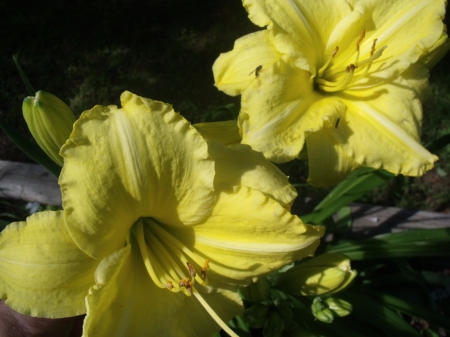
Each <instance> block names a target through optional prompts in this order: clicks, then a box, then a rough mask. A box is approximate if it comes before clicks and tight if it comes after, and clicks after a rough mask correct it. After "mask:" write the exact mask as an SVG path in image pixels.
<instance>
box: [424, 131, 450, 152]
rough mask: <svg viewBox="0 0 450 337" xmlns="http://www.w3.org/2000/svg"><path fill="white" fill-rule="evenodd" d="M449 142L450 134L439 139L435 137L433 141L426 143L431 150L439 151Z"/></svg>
mask: <svg viewBox="0 0 450 337" xmlns="http://www.w3.org/2000/svg"><path fill="white" fill-rule="evenodd" d="M448 144H450V134H447V135H444V136H442V137H439V138H438V139H435V140H434V141H432V142H431V143H428V144H427V145H426V148H427V150H428V151H430V152H437V151H439V150H441V149H442V148H444V147H446V146H447V145H448Z"/></svg>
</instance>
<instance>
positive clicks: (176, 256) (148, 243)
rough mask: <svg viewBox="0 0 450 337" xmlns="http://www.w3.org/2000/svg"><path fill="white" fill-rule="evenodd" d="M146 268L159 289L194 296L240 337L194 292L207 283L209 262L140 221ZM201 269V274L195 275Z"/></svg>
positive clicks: (138, 236)
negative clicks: (196, 286)
mask: <svg viewBox="0 0 450 337" xmlns="http://www.w3.org/2000/svg"><path fill="white" fill-rule="evenodd" d="M133 234H134V236H135V237H136V240H137V242H138V245H139V250H140V252H141V255H142V258H143V260H144V264H145V267H146V269H147V272H148V274H149V275H150V278H151V279H152V281H153V282H154V283H155V284H156V286H157V287H159V288H162V289H167V290H169V291H171V292H174V293H178V292H180V291H181V292H183V293H184V294H185V295H187V296H191V295H194V296H195V297H196V298H197V300H198V301H199V302H200V304H201V305H202V306H203V307H204V308H205V310H206V311H207V312H208V313H209V315H210V316H211V318H213V319H214V320H215V321H216V323H217V324H219V326H220V327H221V328H222V329H223V330H225V331H226V332H227V333H228V334H229V335H230V336H236V337H238V336H237V335H236V334H235V333H234V332H233V331H232V330H231V329H230V328H229V327H228V326H227V325H226V324H225V323H224V322H223V321H222V320H221V319H220V317H219V316H218V315H217V314H216V313H215V312H214V310H213V309H212V308H211V307H210V306H209V304H208V303H207V302H206V301H205V299H204V298H203V297H202V296H201V295H200V293H199V292H198V291H197V290H196V289H195V287H194V284H195V283H196V282H197V283H198V284H200V285H202V286H206V285H207V283H208V279H207V270H208V269H209V260H208V259H205V258H203V257H201V256H200V255H198V254H196V253H195V252H193V251H191V250H190V249H189V248H187V247H186V245H184V244H183V243H182V242H181V241H179V240H178V239H177V238H175V237H174V236H173V235H172V234H171V233H169V232H168V231H167V230H166V229H164V227H163V226H162V225H160V224H159V223H157V222H156V221H155V220H153V219H151V218H141V219H139V220H138V221H137V222H136V223H135V224H134V226H133ZM196 267H197V270H201V272H200V274H198V273H197V272H196Z"/></svg>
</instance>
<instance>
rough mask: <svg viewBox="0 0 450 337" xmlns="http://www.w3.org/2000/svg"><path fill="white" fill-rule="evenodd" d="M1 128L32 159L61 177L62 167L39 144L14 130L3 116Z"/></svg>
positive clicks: (0, 121)
mask: <svg viewBox="0 0 450 337" xmlns="http://www.w3.org/2000/svg"><path fill="white" fill-rule="evenodd" d="M0 129H2V130H3V131H4V132H5V133H6V135H7V136H8V137H9V138H11V140H12V141H13V142H14V144H16V145H17V146H18V147H19V149H21V150H22V151H23V152H25V153H26V154H27V155H28V156H29V157H30V158H31V159H33V160H34V161H35V162H37V163H38V164H40V165H42V166H44V167H45V168H46V169H47V170H49V171H50V172H51V173H53V174H54V175H55V176H57V177H59V173H60V172H61V167H59V166H58V165H57V164H56V163H55V162H54V161H53V160H51V159H50V158H49V157H48V156H47V154H46V153H45V152H44V151H42V149H41V148H40V147H39V146H38V145H37V144H35V143H33V142H31V141H29V140H28V139H26V138H25V137H24V136H22V135H21V134H20V133H19V132H17V131H16V130H14V129H13V128H12V127H11V126H10V125H7V124H6V123H5V122H4V121H3V120H2V119H1V118H0Z"/></svg>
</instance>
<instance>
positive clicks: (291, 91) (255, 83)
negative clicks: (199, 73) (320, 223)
mask: <svg viewBox="0 0 450 337" xmlns="http://www.w3.org/2000/svg"><path fill="white" fill-rule="evenodd" d="M243 3H244V7H245V8H246V9H247V11H248V13H249V18H250V20H251V21H252V22H253V23H255V24H256V25H258V26H260V27H267V29H265V30H263V31H259V32H256V33H252V34H249V35H246V36H244V37H242V38H240V39H238V40H237V41H236V43H235V45H234V49H233V50H232V51H231V52H228V53H225V54H221V56H220V57H219V58H218V59H217V60H216V62H215V64H214V66H213V72H214V78H215V83H216V86H217V87H218V88H219V89H220V90H222V91H224V92H225V93H227V94H229V95H239V94H240V95H242V104H241V111H240V114H239V119H238V125H239V128H240V133H241V136H242V143H244V144H250V145H251V146H252V148H253V149H254V150H257V151H261V152H263V153H264V155H265V156H266V157H267V158H269V159H270V160H272V161H274V162H277V163H282V162H286V161H290V160H293V159H294V158H296V157H297V156H298V154H299V153H300V151H301V150H302V148H303V147H304V145H305V142H306V145H307V151H308V160H309V169H310V173H309V175H310V176H309V182H310V183H312V184H314V185H319V186H320V185H330V184H334V183H337V182H338V181H340V180H341V179H342V178H344V177H345V176H346V175H347V174H348V173H349V172H351V171H352V170H354V169H356V168H358V167H361V166H366V167H373V168H377V169H378V168H383V169H386V170H388V171H390V172H393V173H395V174H404V175H410V176H419V175H422V174H424V173H425V172H426V171H427V170H429V169H431V168H432V167H433V165H434V162H435V161H436V160H437V159H438V158H437V157H436V156H434V155H432V154H431V153H429V152H428V151H427V150H426V149H425V148H424V147H423V146H422V145H421V144H420V141H419V138H420V129H421V124H422V106H421V100H423V99H424V98H425V97H426V90H427V87H428V82H427V81H428V69H427V68H429V67H431V66H432V65H433V64H434V63H436V62H437V60H438V59H439V58H440V57H442V56H443V55H444V54H445V52H446V51H447V50H448V49H449V47H450V44H449V42H448V37H447V34H446V33H445V27H444V24H443V23H442V19H443V17H444V15H445V1H444V0H429V1H423V0H395V1H381V0H378V1H377V0H353V1H345V0H315V1H309V0H292V1H286V0H282V1H278V0H244V1H243ZM418 27H420V29H418Z"/></svg>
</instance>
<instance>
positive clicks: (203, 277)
mask: <svg viewBox="0 0 450 337" xmlns="http://www.w3.org/2000/svg"><path fill="white" fill-rule="evenodd" d="M208 269H209V260H206V261H205V264H204V265H203V268H202V273H201V274H202V280H204V279H205V278H206V270H208Z"/></svg>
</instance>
